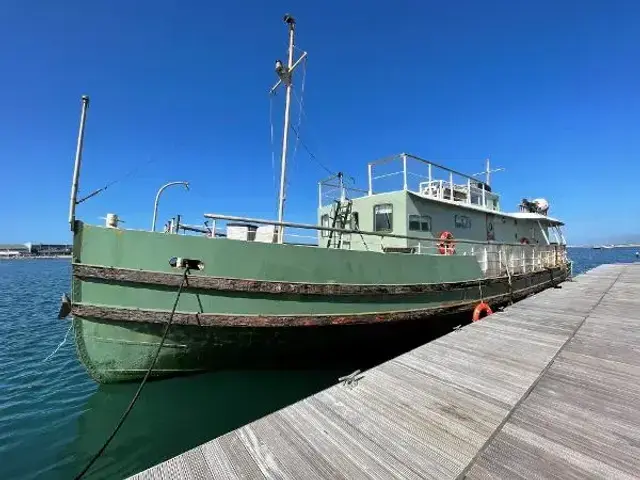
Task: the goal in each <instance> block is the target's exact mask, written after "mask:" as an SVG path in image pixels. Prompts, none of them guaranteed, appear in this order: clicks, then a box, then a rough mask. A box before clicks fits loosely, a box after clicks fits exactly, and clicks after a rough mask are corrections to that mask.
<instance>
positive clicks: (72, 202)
mask: <svg viewBox="0 0 640 480" xmlns="http://www.w3.org/2000/svg"><path fill="white" fill-rule="evenodd" d="M87 108H89V97H88V96H87V95H83V96H82V110H81V113H80V127H79V129H78V141H77V143H76V158H75V163H74V165H73V181H72V182H71V197H70V198H69V226H70V227H71V231H73V230H74V226H75V220H76V205H77V203H78V202H77V198H78V182H79V180H80V166H81V164H82V147H83V145H84V126H85V123H86V121H87Z"/></svg>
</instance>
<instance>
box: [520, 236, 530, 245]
mask: <svg viewBox="0 0 640 480" xmlns="http://www.w3.org/2000/svg"><path fill="white" fill-rule="evenodd" d="M520 243H521V244H522V245H529V243H531V242H529V239H528V238H527V237H522V238H521V239H520Z"/></svg>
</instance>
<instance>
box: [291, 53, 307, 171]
mask: <svg viewBox="0 0 640 480" xmlns="http://www.w3.org/2000/svg"><path fill="white" fill-rule="evenodd" d="M306 78H307V57H305V58H304V60H303V61H302V82H301V84H300V97H298V95H294V96H295V98H296V100H297V101H298V126H297V127H296V129H295V132H296V143H295V144H294V145H293V155H292V156H291V163H292V164H294V163H295V160H296V153H297V152H298V144H299V143H300V135H299V133H298V132H300V125H302V112H303V111H304V107H303V102H304V85H305V83H306ZM293 93H294V94H295V90H294V91H293Z"/></svg>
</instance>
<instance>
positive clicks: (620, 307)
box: [132, 264, 640, 480]
mask: <svg viewBox="0 0 640 480" xmlns="http://www.w3.org/2000/svg"><path fill="white" fill-rule="evenodd" d="M638 322H640V264H631V265H623V264H619V265H602V266H600V267H597V268H595V269H594V270H591V271H589V272H587V273H586V274H583V275H580V276H578V277H576V279H575V280H574V281H572V282H565V283H564V284H562V288H558V289H549V290H546V291H544V292H541V293H539V294H537V295H534V296H532V297H529V298H527V299H524V300H522V301H521V302H518V303H516V304H515V305H513V306H510V307H508V308H507V309H506V310H505V311H504V312H498V313H496V314H494V315H492V316H490V317H488V318H486V319H484V320H483V321H481V322H476V323H474V324H471V325H468V326H466V327H464V328H462V329H460V330H458V331H455V332H452V333H450V334H448V335H445V336H444V337H441V338H439V339H436V340H434V341H433V342H430V343H428V344H426V345H423V346H421V347H418V348H416V349H414V350H412V351H410V352H407V353H405V354H404V355H401V356H399V357H397V358H395V359H392V360H390V361H388V362H386V363H384V364H382V365H379V366H377V367H375V368H373V369H371V370H369V371H367V372H365V373H364V378H362V379H361V380H360V381H359V382H358V383H357V384H356V385H354V386H344V385H336V386H333V387H331V388H329V389H327V390H324V391H322V392H319V393H317V394H316V395H313V396H311V397H309V398H307V399H304V400H302V401H300V402H297V403H295V404H293V405H291V406H289V407H286V408H284V409H282V410H280V411H278V412H275V413H273V414H271V415H268V416H266V417H264V418H262V419H260V420H257V421H256V422H253V423H251V424H249V425H246V426H245V427H242V428H240V429H238V430H235V431H233V432H230V433H228V434H226V435H223V436H221V437H219V438H217V439H214V440H212V441H210V442H207V443H205V444H204V445H201V446H199V447H196V448H194V449H192V450H190V451H188V452H185V453H184V454H182V455H179V456H177V457H175V458H173V459H170V460H168V461H166V462H163V463H161V464H159V465H157V466H155V467H152V468H151V469H148V470H146V471H144V472H141V473H139V474H138V475H136V476H134V477H132V478H135V479H138V480H143V479H165V478H167V479H168V478H171V479H195V478H282V479H286V478H305V479H307V478H308V479H314V478H349V479H351V478H377V479H388V478H456V477H463V476H466V477H469V478H532V477H536V478H550V477H554V478H556V477H562V478H586V477H588V478H638V477H640V347H639V345H640V329H638V328H637V325H638Z"/></svg>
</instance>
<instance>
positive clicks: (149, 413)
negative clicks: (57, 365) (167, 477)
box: [55, 371, 341, 478]
mask: <svg viewBox="0 0 640 480" xmlns="http://www.w3.org/2000/svg"><path fill="white" fill-rule="evenodd" d="M340 373H341V372H334V371H312V372H304V371H297V372H296V371H261V372H220V373H210V374H204V375H196V376H192V377H181V378H175V379H169V380H162V381H157V382H150V383H149V384H147V385H146V386H145V389H144V391H143V394H142V395H141V396H140V398H139V400H138V402H137V403H136V406H135V408H134V409H133V411H132V412H131V414H130V415H129V417H128V418H127V421H126V422H125V424H124V425H123V427H122V429H121V430H120V432H118V435H117V436H116V437H115V439H114V440H113V442H112V443H111V444H110V446H109V448H108V449H107V450H106V451H105V453H104V455H103V456H102V457H101V458H100V459H99V460H98V461H97V462H96V464H95V465H94V466H93V467H92V469H91V476H90V478H119V477H123V476H125V475H129V474H133V473H136V472H138V471H140V470H142V469H144V468H147V467H149V466H151V465H154V464H155V463H158V462H159V461H161V460H163V459H166V458H170V457H172V456H175V455H177V454H178V453H181V452H182V451H184V450H187V449H189V448H192V447H194V446H196V445H199V444H201V443H204V442H206V441H207V440H210V439H212V438H215V437H217V436H219V435H221V434H223V433H226V432H228V431H230V430H233V429H234V428H237V427H238V426H240V425H244V424H246V423H249V422H251V421H252V420H255V419H257V418H260V417H262V416H264V415H266V414H268V413H270V412H272V411H274V410H277V409H279V408H282V407H284V406H286V405H288V404H290V403H292V402H294V401H296V400H298V399H300V398H304V397H306V396H308V395H310V394H312V393H314V392H315V391H317V390H319V389H321V388H324V387H326V386H329V385H331V384H332V383H335V381H336V379H337V377H338V376H339V375H340ZM136 388H137V384H120V385H102V386H100V387H99V388H98V390H97V391H96V392H95V393H94V394H93V395H91V397H90V398H89V399H88V401H87V402H86V404H85V405H84V408H83V412H82V414H81V415H80V416H79V417H78V418H77V420H76V421H75V422H74V423H75V432H74V436H73V438H74V439H73V441H72V442H71V443H70V444H69V445H67V447H66V448H65V450H64V452H63V453H62V456H63V457H66V458H72V459H74V461H73V462H71V463H69V464H66V465H63V466H61V468H59V469H57V471H56V472H55V474H56V475H55V476H56V477H58V478H69V477H70V476H72V475H74V474H77V473H78V471H79V470H80V469H81V468H82V466H83V465H84V462H86V461H87V460H88V459H89V458H91V456H92V455H93V454H95V452H96V451H97V450H98V449H99V448H100V447H101V446H102V444H103V442H104V441H105V439H106V438H107V436H108V435H109V434H110V433H111V430H112V429H113V428H114V425H115V424H116V422H117V421H118V419H119V418H120V416H121V415H122V412H123V411H124V410H125V408H126V407H127V405H128V404H129V402H130V401H131V398H132V396H133V394H134V393H135V390H136Z"/></svg>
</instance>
